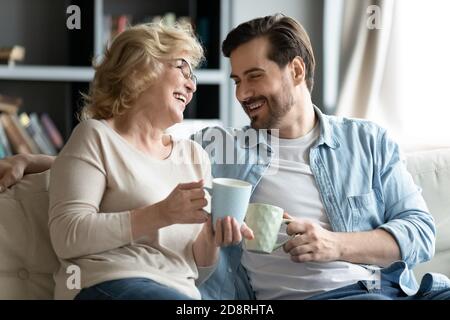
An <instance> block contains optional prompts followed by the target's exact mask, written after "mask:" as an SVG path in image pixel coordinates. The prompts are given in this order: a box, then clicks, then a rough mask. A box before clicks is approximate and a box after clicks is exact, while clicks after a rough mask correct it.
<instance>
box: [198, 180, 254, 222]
mask: <svg viewBox="0 0 450 320" xmlns="http://www.w3.org/2000/svg"><path fill="white" fill-rule="evenodd" d="M205 189H206V190H207V191H208V192H209V194H210V195H211V214H212V219H213V221H212V223H213V228H214V230H215V228H216V221H217V219H223V218H225V217H226V216H230V217H233V218H235V219H236V220H237V222H238V223H239V225H241V224H242V223H243V222H244V218H245V213H246V212H247V207H248V203H249V201H250V195H251V192H252V185H251V184H250V183H248V182H246V181H242V180H238V179H228V178H216V179H213V181H212V188H208V187H205Z"/></svg>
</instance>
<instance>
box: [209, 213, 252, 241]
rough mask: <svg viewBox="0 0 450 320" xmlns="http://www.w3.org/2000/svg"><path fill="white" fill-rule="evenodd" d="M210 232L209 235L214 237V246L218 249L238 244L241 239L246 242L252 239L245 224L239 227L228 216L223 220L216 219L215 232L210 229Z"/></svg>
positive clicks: (250, 231) (250, 232) (234, 220)
mask: <svg viewBox="0 0 450 320" xmlns="http://www.w3.org/2000/svg"><path fill="white" fill-rule="evenodd" d="M210 230H211V231H210V232H211V234H212V235H213V236H214V241H215V244H216V246H219V247H226V246H230V245H236V244H239V243H240V242H241V241H242V238H246V239H248V240H251V239H253V238H254V235H253V231H252V229H250V228H249V227H248V226H247V225H246V224H245V222H243V223H242V225H241V226H240V227H239V223H238V222H237V221H236V219H235V218H232V217H229V216H228V217H225V218H223V219H217V221H216V230H215V232H214V233H213V231H212V228H211V229H210Z"/></svg>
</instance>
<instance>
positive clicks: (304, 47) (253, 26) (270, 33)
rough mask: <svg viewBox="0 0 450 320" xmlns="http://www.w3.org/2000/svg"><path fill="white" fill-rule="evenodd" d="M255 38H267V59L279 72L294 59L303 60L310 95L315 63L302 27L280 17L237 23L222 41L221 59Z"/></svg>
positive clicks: (284, 17)
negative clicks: (274, 64)
mask: <svg viewBox="0 0 450 320" xmlns="http://www.w3.org/2000/svg"><path fill="white" fill-rule="evenodd" d="M258 37H267V39H268V40H269V44H270V48H269V52H268V57H267V58H268V59H270V60H272V61H274V62H275V63H276V64H277V65H278V66H279V67H280V68H283V67H285V66H286V65H287V64H288V63H289V62H291V61H292V60H293V59H294V58H295V57H297V56H298V57H300V58H302V59H303V62H304V63H305V68H306V74H305V80H306V86H307V87H308V90H309V92H312V90H313V87H314V69H315V66H316V61H315V59H314V52H313V49H312V46H311V41H310V40H309V36H308V34H307V33H306V31H305V29H304V28H303V27H302V25H301V24H300V23H298V22H297V21H296V20H295V19H292V18H290V17H287V16H285V15H283V14H280V13H278V14H275V15H272V16H266V17H262V18H257V19H253V20H250V21H247V22H244V23H241V24H240V25H239V26H237V27H236V28H234V29H233V30H231V31H230V33H228V35H227V37H226V39H225V40H224V41H223V43H222V52H223V55H224V56H225V57H227V58H229V57H230V55H231V52H232V51H233V50H235V49H236V48H237V47H239V46H241V45H243V44H245V43H247V42H249V41H251V40H253V39H255V38H258Z"/></svg>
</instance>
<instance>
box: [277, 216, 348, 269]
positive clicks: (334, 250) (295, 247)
mask: <svg viewBox="0 0 450 320" xmlns="http://www.w3.org/2000/svg"><path fill="white" fill-rule="evenodd" d="M286 216H287V215H286V214H285V217H286ZM287 217H288V218H289V219H293V218H292V217H289V216H287ZM286 232H287V234H288V235H296V236H295V237H294V238H293V239H292V240H289V241H288V242H287V243H286V244H285V245H284V246H283V249H284V251H285V252H286V253H289V254H290V255H291V260H292V261H294V262H307V261H315V262H327V261H336V260H339V259H340V249H339V242H338V239H337V234H336V233H334V232H331V231H328V230H326V229H324V228H322V227H321V226H320V225H318V224H316V223H313V222H311V221H309V220H307V219H301V218H297V219H293V221H292V222H291V223H289V225H288V226H287V228H286Z"/></svg>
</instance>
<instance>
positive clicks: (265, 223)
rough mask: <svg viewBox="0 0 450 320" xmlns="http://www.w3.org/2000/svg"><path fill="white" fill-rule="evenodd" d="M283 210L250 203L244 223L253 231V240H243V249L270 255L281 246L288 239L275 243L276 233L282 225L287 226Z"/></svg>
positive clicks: (288, 220) (287, 222) (287, 220)
mask: <svg viewBox="0 0 450 320" xmlns="http://www.w3.org/2000/svg"><path fill="white" fill-rule="evenodd" d="M283 213H284V210H283V209H282V208H280V207H277V206H272V205H269V204H264V203H250V204H249V205H248V209H247V215H246V217H245V223H246V224H247V226H248V227H249V228H250V229H252V230H253V235H254V238H253V239H252V240H248V239H245V240H244V244H245V249H246V250H248V251H250V252H256V253H265V254H270V253H272V252H273V251H274V250H277V249H278V248H280V247H281V246H283V245H284V244H285V243H286V242H287V241H289V240H290V239H292V237H290V238H288V239H287V240H285V241H283V242H279V243H277V239H278V233H279V232H280V228H281V225H282V224H283V223H285V224H289V223H290V222H292V220H290V219H283Z"/></svg>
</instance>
